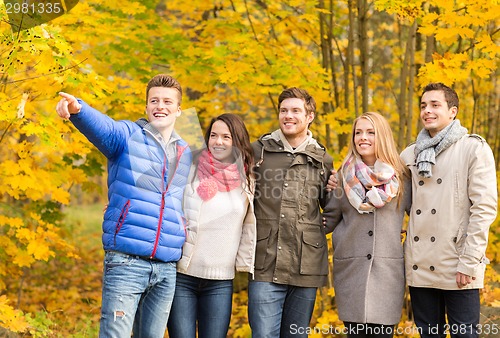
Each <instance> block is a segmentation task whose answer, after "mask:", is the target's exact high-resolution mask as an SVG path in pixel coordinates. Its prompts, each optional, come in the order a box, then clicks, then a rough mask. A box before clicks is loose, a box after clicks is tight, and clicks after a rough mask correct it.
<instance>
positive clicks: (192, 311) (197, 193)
mask: <svg viewBox="0 0 500 338" xmlns="http://www.w3.org/2000/svg"><path fill="white" fill-rule="evenodd" d="M205 142H206V145H207V146H208V149H206V150H203V151H201V152H200V153H199V154H197V156H195V158H194V161H193V166H192V167H191V172H190V176H189V179H188V186H187V187H186V190H185V193H184V212H185V215H186V218H187V228H186V242H185V244H184V246H183V249H182V258H181V260H180V261H179V262H178V263H177V281H176V289H175V296H174V302H173V304H172V309H171V313H170V317H169V322H168V333H169V337H170V338H191V337H192V338H195V337H196V328H198V337H199V338H203V337H208V338H218V337H221V338H222V337H226V336H227V331H228V327H229V322H230V318H231V311H232V293H233V279H234V276H235V270H237V271H243V272H249V273H253V266H254V257H255V243H256V227H255V223H256V221H255V215H254V210H253V192H254V185H255V183H254V180H253V177H252V168H253V153H252V148H251V145H250V139H249V136H248V131H247V129H246V128H245V124H244V123H243V120H242V119H241V118H240V117H239V116H237V115H234V114H222V115H220V116H218V117H216V118H214V119H212V121H211V123H210V125H209V127H208V129H207V132H206V133H205Z"/></svg>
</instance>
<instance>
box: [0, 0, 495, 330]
mask: <svg viewBox="0 0 500 338" xmlns="http://www.w3.org/2000/svg"><path fill="white" fill-rule="evenodd" d="M10 2H12V1H10ZM42 2H44V3H47V2H51V1H42ZM52 2H54V1H52ZM61 3H64V1H62V2H61ZM6 4H7V1H2V0H0V40H1V45H0V102H1V105H0V233H1V236H0V262H1V263H0V325H1V326H3V327H7V328H8V329H9V330H11V331H14V332H28V331H29V332H31V333H32V334H33V332H38V334H39V335H40V336H43V334H42V333H40V332H43V330H42V328H43V327H44V325H43V324H41V323H43V320H41V319H40V318H42V317H43V316H41V315H40V313H41V312H43V311H46V310H47V309H48V308H49V309H52V308H57V306H62V305H61V304H60V303H61V302H60V300H61V299H64V297H63V296H64V295H63V296H61V295H59V296H58V297H59V302H57V301H56V300H54V299H52V300H51V301H49V300H44V301H43V304H44V305H43V306H41V305H40V304H41V303H42V302H41V301H40V299H38V298H36V297H37V296H34V295H31V294H30V292H29V289H28V288H27V287H25V284H23V283H25V281H26V280H27V279H28V278H29V276H31V275H30V274H32V273H33V272H32V271H31V270H32V269H34V268H37V269H40V268H41V267H42V269H43V264H47V263H48V262H51V261H55V260H69V261H72V260H75V261H76V260H82V259H85V257H81V256H80V253H79V250H78V248H77V247H75V245H74V244H72V243H70V242H69V241H68V238H67V236H68V233H67V228H66V225H65V224H63V222H62V219H63V218H62V215H63V213H62V207H63V206H64V205H68V204H70V203H72V198H73V199H74V196H75V190H77V189H79V190H83V191H84V193H85V194H89V195H94V196H102V195H103V193H102V184H100V183H101V181H97V180H95V179H93V178H96V177H102V175H104V172H105V170H104V168H105V161H104V158H103V156H102V155H100V154H99V153H98V152H97V150H96V149H95V148H94V147H92V146H91V145H90V144H89V143H88V142H87V141H86V139H85V138H84V137H83V136H82V135H81V134H79V133H76V132H74V128H73V127H72V125H71V124H70V123H68V122H65V121H63V120H61V119H59V118H58V117H57V115H56V114H55V104H56V102H57V93H58V92H59V91H65V92H68V93H71V94H73V95H75V96H78V97H80V98H82V99H83V100H85V101H86V102H88V103H89V104H90V105H92V106H94V107H96V108H97V109H99V110H101V111H103V112H105V113H106V114H108V115H110V116H111V117H113V118H115V119H131V120H135V119H137V118H139V117H141V116H142V115H143V113H144V105H145V92H144V90H145V85H146V82H147V81H148V80H149V78H151V77H152V76H153V75H155V74H157V73H160V72H161V73H170V74H172V75H174V76H175V77H176V78H177V79H178V80H179V82H180V83H181V84H182V86H183V88H184V90H185V99H184V101H183V106H182V107H183V108H184V109H186V108H194V109H195V110H196V112H197V114H198V119H199V121H200V123H201V127H204V125H205V124H206V123H207V120H208V119H209V118H211V117H213V116H215V115H218V114H221V113H223V112H233V113H237V114H240V115H242V116H243V117H244V120H245V123H246V125H247V127H248V129H249V131H250V133H251V137H252V138H253V139H254V138H256V137H257V136H259V135H261V134H263V133H265V132H269V131H271V130H273V129H275V128H277V119H276V112H277V107H276V104H277V96H278V94H279V93H280V92H281V91H282V90H283V89H284V88H287V87H290V86H297V87H303V88H305V89H307V90H308V91H309V92H310V93H311V94H312V95H313V96H314V97H315V99H316V101H317V103H318V112H317V118H316V122H315V123H314V124H313V126H312V130H313V133H314V135H315V136H316V137H317V139H318V140H319V141H320V142H321V143H323V144H325V145H326V146H327V147H328V149H329V152H330V153H331V154H332V155H333V156H334V159H335V160H336V161H337V164H338V163H339V161H340V160H341V158H342V156H343V155H344V153H345V146H346V144H347V134H348V133H349V131H350V127H351V122H352V121H353V119H354V118H355V117H356V116H358V115H359V114H361V113H362V112H364V111H368V110H370V111H378V112H380V113H382V114H383V115H384V116H386V117H387V118H388V119H389V120H390V122H391V125H392V127H393V131H394V137H395V139H396V140H397V142H398V145H399V146H400V148H401V149H402V148H404V147H405V146H406V145H407V144H408V143H410V142H411V141H412V140H414V139H415V136H416V134H417V132H418V130H419V128H420V126H419V122H418V113H419V104H418V100H419V93H420V91H421V88H422V87H423V86H424V85H425V84H427V83H429V82H436V81H439V82H444V83H445V84H448V85H451V86H453V87H454V88H455V89H456V90H457V92H458V93H459V96H460V100H461V108H460V112H459V118H460V120H461V122H462V124H463V125H464V126H466V127H467V128H468V129H469V131H470V132H471V133H478V134H480V135H482V136H483V137H484V138H485V139H486V140H487V141H488V142H489V144H490V145H491V146H492V148H493V150H494V153H495V155H496V160H497V163H498V161H499V158H500V132H499V128H500V118H499V114H498V111H499V108H500V107H499V105H500V98H499V95H500V90H499V89H500V84H499V83H498V80H497V74H498V72H499V69H498V66H499V61H498V60H499V57H500V45H499V36H500V32H499V16H498V13H500V4H499V2H498V1H497V0H494V1H492V0H462V1H448V0H429V1H424V0H373V1H369V0H357V1H353V0H341V1H333V0H314V1H312V0H279V1H278V0H218V1H206V0H192V1H181V0H168V1H167V0H144V1H132V0H120V1H116V0H110V1H97V0H81V1H79V2H78V4H76V6H74V7H72V6H69V2H68V6H67V7H65V8H64V9H65V14H64V15H61V16H60V17H58V18H56V19H53V20H51V21H49V22H47V23H44V24H40V25H35V26H33V27H31V28H29V29H19V27H16V26H15V25H11V24H10V23H12V22H10V21H9V17H8V13H7V7H6ZM73 5H74V4H73ZM196 122H197V121H196ZM198 128H199V127H198ZM186 138H189V136H188V135H187V137H186ZM497 166H498V165H497ZM496 224H498V222H497V223H496ZM490 243H491V245H490V253H489V255H490V256H491V257H490V258H492V259H494V261H496V262H498V261H499V259H500V253H499V252H500V232H499V230H498V227H497V226H495V227H493V228H492V232H491V236H490ZM491 278H493V277H491ZM47 283H50V281H47ZM73 291H74V290H73ZM74 292H75V294H73V295H72V297H74V298H78V297H80V296H81V295H79V294H78V292H77V291H74ZM492 292H493V291H492ZM27 295H29V296H27ZM331 296H332V293H331V292H330V291H327V292H326V293H325V295H324V297H326V298H328V297H331ZM499 296H500V295H499ZM27 297H33V298H30V300H31V301H25V300H26V298H27ZM54 298H55V296H54ZM493 299H494V297H493ZM327 303H328V302H325V304H327ZM82 306H83V305H82ZM44 307H45V308H44ZM62 307H63V308H64V306H62ZM64 311H70V309H69V308H64V310H63V311H61V312H62V313H56V314H53V318H52V320H53V321H56V322H57V321H58V320H60V322H61V323H63V322H64V319H63V318H65V313H64ZM329 311H331V309H330V308H328V306H326V305H325V307H324V309H323V313H324V314H325V315H324V316H321V315H320V316H319V319H318V321H328V320H330V319H328V318H329V317H328V313H330V312H329ZM34 318H35V319H37V320H33V319H34ZM30 330H31V331H30ZM37 330H38V331H37ZM64 330H66V331H64ZM69 330H70V329H63V330H62V331H64V332H65V334H69V333H71V332H70V331H69ZM48 334H49V333H47V335H48Z"/></svg>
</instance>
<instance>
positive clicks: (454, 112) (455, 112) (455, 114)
mask: <svg viewBox="0 0 500 338" xmlns="http://www.w3.org/2000/svg"><path fill="white" fill-rule="evenodd" d="M450 110H451V114H452V115H451V118H452V119H453V120H454V119H456V117H457V114H458V108H457V107H455V106H453V107H451V108H450Z"/></svg>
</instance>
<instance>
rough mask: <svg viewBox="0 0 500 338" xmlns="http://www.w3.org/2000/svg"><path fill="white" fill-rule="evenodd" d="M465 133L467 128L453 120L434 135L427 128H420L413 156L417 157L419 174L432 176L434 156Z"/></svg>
mask: <svg viewBox="0 0 500 338" xmlns="http://www.w3.org/2000/svg"><path fill="white" fill-rule="evenodd" d="M465 134H467V129H466V128H464V127H462V126H461V125H460V121H459V120H455V121H453V122H452V123H450V124H449V125H447V126H446V127H445V128H444V129H443V130H441V131H440V132H439V133H437V134H436V135H435V136H434V137H431V136H430V135H429V131H428V130H427V129H422V130H421V131H420V133H419V134H418V136H417V142H416V145H415V156H416V157H417V169H418V174H419V175H420V176H423V177H426V178H429V177H432V165H434V164H436V157H437V156H438V155H439V153H441V152H442V151H443V150H445V149H446V148H448V147H449V146H451V145H452V144H453V143H455V142H457V141H458V140H459V139H460V138H461V137H462V136H464V135H465Z"/></svg>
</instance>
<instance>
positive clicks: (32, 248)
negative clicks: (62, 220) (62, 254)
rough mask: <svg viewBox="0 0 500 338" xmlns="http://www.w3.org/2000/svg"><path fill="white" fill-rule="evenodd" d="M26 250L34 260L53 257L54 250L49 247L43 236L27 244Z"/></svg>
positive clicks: (46, 259)
mask: <svg viewBox="0 0 500 338" xmlns="http://www.w3.org/2000/svg"><path fill="white" fill-rule="evenodd" d="M27 251H28V254H30V255H33V257H34V258H35V259H36V260H43V261H48V260H49V258H50V257H55V252H54V251H52V250H50V249H49V247H48V245H47V244H46V243H45V241H44V239H43V238H37V239H36V240H33V241H31V242H30V243H29V244H28V246H27Z"/></svg>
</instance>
